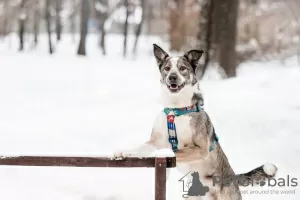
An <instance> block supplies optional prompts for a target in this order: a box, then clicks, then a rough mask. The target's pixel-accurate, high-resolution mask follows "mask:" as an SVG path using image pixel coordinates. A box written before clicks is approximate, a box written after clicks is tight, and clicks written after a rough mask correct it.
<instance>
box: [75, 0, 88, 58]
mask: <svg viewBox="0 0 300 200" xmlns="http://www.w3.org/2000/svg"><path fill="white" fill-rule="evenodd" d="M88 20H89V1H88V0H81V13H80V42H79V47H78V51H77V54H78V55H86V50H85V46H86V44H85V43H86V36H87V33H88Z"/></svg>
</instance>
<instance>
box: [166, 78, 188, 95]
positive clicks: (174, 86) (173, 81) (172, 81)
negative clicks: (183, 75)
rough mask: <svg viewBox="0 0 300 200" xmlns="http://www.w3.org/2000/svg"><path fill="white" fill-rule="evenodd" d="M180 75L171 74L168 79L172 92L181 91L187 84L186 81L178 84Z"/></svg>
mask: <svg viewBox="0 0 300 200" xmlns="http://www.w3.org/2000/svg"><path fill="white" fill-rule="evenodd" d="M178 82H179V81H178V76H177V75H176V74H170V75H169V77H168V79H167V86H168V89H169V90H170V92H172V93H176V92H179V91H180V90H181V89H182V88H183V87H184V85H185V83H182V84H178Z"/></svg>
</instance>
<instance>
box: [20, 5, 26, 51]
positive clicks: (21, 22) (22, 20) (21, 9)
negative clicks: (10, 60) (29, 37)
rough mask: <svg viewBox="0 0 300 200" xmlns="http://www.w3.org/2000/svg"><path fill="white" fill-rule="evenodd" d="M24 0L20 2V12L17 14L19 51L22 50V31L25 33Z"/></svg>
mask: <svg viewBox="0 0 300 200" xmlns="http://www.w3.org/2000/svg"><path fill="white" fill-rule="evenodd" d="M25 3H26V0H21V2H20V14H19V51H23V50H24V33H25V21H26V18H27V13H26V10H25Z"/></svg>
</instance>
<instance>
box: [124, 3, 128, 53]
mask: <svg viewBox="0 0 300 200" xmlns="http://www.w3.org/2000/svg"><path fill="white" fill-rule="evenodd" d="M124 5H125V8H126V18H125V23H124V33H123V34H124V44H123V56H124V57H126V52H127V33H128V17H129V2H128V0H124Z"/></svg>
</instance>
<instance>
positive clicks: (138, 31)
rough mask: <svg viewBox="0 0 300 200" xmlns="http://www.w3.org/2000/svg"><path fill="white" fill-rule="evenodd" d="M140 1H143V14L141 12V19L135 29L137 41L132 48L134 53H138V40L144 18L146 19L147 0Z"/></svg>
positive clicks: (141, 0)
mask: <svg viewBox="0 0 300 200" xmlns="http://www.w3.org/2000/svg"><path fill="white" fill-rule="evenodd" d="M140 2H141V11H142V14H141V21H140V23H139V24H138V26H137V28H136V31H135V41H134V45H133V49H132V53H134V54H136V50H137V44H138V40H139V37H140V35H141V32H142V26H143V23H144V19H145V3H146V2H145V0H140Z"/></svg>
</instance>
